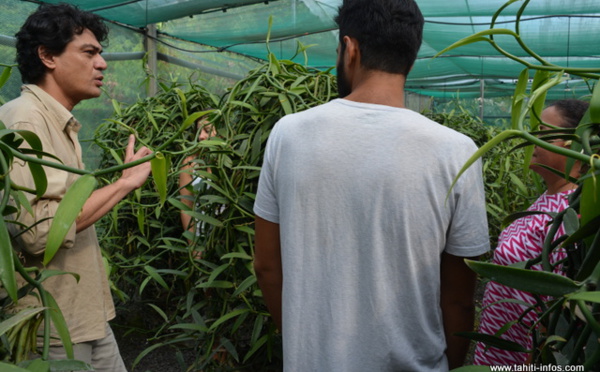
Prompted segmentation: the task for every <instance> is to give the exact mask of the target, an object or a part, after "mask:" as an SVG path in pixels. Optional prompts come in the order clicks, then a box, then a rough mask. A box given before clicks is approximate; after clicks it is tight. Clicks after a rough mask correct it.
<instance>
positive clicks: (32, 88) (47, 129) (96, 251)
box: [0, 85, 115, 343]
mask: <svg viewBox="0 0 600 372" xmlns="http://www.w3.org/2000/svg"><path fill="white" fill-rule="evenodd" d="M0 120H1V121H2V122H3V123H4V124H5V125H6V127H7V128H10V129H20V130H28V131H31V132H34V133H35V134H36V135H37V136H38V137H39V138H40V140H41V142H42V146H43V151H45V152H47V153H50V154H52V155H54V156H56V157H57V158H59V159H61V161H62V162H63V163H64V164H65V165H67V166H69V167H73V168H79V169H83V168H84V165H83V162H82V157H81V146H80V145H79V141H78V139H77V132H78V131H79V128H80V124H79V123H78V122H77V120H75V118H74V117H73V115H72V114H71V112H70V111H69V110H67V109H66V108H65V107H64V106H62V105H61V104H60V103H59V102H57V101H56V100H55V99H54V98H52V97H51V96H50V95H49V94H47V93H46V92H45V91H43V90H42V89H41V88H39V87H38V86H36V85H24V86H23V88H22V91H21V96H20V97H19V98H16V99H14V100H12V101H10V102H7V103H6V104H5V105H3V106H2V107H0ZM25 146H28V145H27V143H26V142H24V144H23V145H22V147H25ZM46 159H48V160H51V161H56V160H54V159H52V158H46ZM44 170H45V172H46V177H47V179H48V189H47V190H46V192H45V193H44V195H43V196H42V197H41V198H37V197H36V196H35V195H33V194H29V193H25V195H26V196H27V198H28V199H29V202H30V203H31V205H32V207H33V211H34V215H33V216H32V215H31V214H29V213H28V212H27V211H26V210H25V209H24V208H23V209H22V210H21V213H20V215H19V218H18V221H19V222H21V223H23V224H24V225H25V226H31V225H33V224H34V223H36V222H38V221H42V222H39V223H38V224H36V225H35V226H34V227H33V228H32V229H31V230H29V231H27V232H25V233H23V234H22V235H21V236H19V237H18V238H17V239H16V247H15V248H16V249H18V250H20V251H21V252H22V253H23V256H24V259H25V265H26V266H37V267H39V268H42V267H43V264H42V259H43V253H44V249H45V247H46V239H47V236H48V230H49V228H50V225H51V223H52V219H51V217H53V216H54V214H55V213H56V209H57V208H58V204H59V202H60V201H61V200H62V198H63V197H64V195H65V192H66V191H67V189H68V188H69V187H70V186H71V185H72V184H73V182H74V181H75V180H76V179H77V178H78V177H79V176H78V175H76V174H73V173H69V172H65V171H62V170H57V169H54V168H51V167H44ZM10 177H11V180H12V181H13V182H14V183H15V184H17V185H21V186H24V187H27V188H30V189H34V188H35V186H34V183H33V178H32V176H31V172H30V171H29V167H28V166H27V164H26V163H25V162H23V161H21V160H19V159H16V160H15V161H14V162H13V168H12V170H11V172H10ZM48 217H50V219H47V220H44V219H46V218H48ZM14 229H18V228H17V227H15V226H13V230H14ZM47 269H51V270H61V271H64V272H70V273H77V274H78V275H79V276H80V280H79V282H77V281H76V279H75V277H74V276H73V275H68V274H67V275H58V276H53V277H50V278H48V279H46V280H45V281H44V282H43V285H44V288H46V289H47V290H48V291H49V292H50V293H51V294H52V296H53V297H54V298H55V299H56V302H57V303H58V306H59V307H60V309H61V310H62V312H63V315H64V317H65V319H66V321H67V325H68V327H69V331H70V333H71V339H72V341H73V342H74V343H79V342H85V341H92V340H97V339H100V338H103V337H105V336H106V322H107V321H109V320H110V319H112V318H114V317H115V309H114V305H113V301H112V297H111V293H110V288H109V285H108V278H107V274H106V271H105V269H104V264H103V260H102V255H101V252H100V246H99V244H98V240H97V237H96V231H95V229H94V227H93V226H91V227H89V228H87V229H85V230H83V231H81V232H79V233H77V234H76V232H75V226H73V227H72V228H71V230H70V231H69V233H68V234H67V237H66V238H65V241H64V242H63V244H62V246H61V247H60V249H59V250H58V252H57V254H56V255H55V256H54V258H53V259H52V261H51V262H50V263H49V264H48V266H47ZM19 279H20V282H19V285H22V284H23V283H24V281H23V280H22V278H19ZM38 304H39V302H38V300H37V298H36V297H34V296H31V295H30V296H26V297H24V298H22V299H20V300H19V306H18V307H19V308H21V307H26V306H32V305H38ZM53 342H54V343H60V341H53Z"/></svg>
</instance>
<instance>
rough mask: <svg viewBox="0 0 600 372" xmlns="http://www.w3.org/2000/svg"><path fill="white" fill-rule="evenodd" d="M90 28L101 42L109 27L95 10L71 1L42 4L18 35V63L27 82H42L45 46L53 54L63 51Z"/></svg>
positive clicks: (105, 36)
mask: <svg viewBox="0 0 600 372" xmlns="http://www.w3.org/2000/svg"><path fill="white" fill-rule="evenodd" d="M85 29H89V30H90V31H91V32H92V33H93V34H94V36H96V39H98V42H100V43H101V42H103V41H104V40H106V38H107V36H108V27H106V25H105V24H104V22H102V19H101V18H100V17H99V16H98V15H96V14H93V13H90V12H85V11H82V10H80V9H78V8H77V7H74V6H72V5H69V4H65V3H61V4H53V5H51V4H42V5H41V6H40V7H39V8H38V9H37V10H36V11H35V12H34V13H32V14H31V15H30V16H29V17H28V18H27V20H26V21H25V23H24V24H23V26H21V29H20V30H19V32H17V34H16V35H15V36H16V38H17V64H18V66H19V71H20V72H21V78H22V80H23V82H24V83H32V84H37V83H39V82H40V81H41V80H42V78H43V77H44V75H45V73H46V67H45V66H44V64H43V63H42V61H41V60H40V58H39V56H38V49H39V47H40V46H44V47H45V48H46V50H47V51H48V52H50V53H51V54H52V55H60V54H61V53H62V52H63V51H64V50H65V48H66V46H67V44H68V43H69V42H70V41H71V40H73V37H74V36H75V35H81V33H82V32H83V31H84V30H85Z"/></svg>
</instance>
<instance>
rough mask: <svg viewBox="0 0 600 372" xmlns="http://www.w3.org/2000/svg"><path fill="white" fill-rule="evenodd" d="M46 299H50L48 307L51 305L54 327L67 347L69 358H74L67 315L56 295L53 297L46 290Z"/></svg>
mask: <svg viewBox="0 0 600 372" xmlns="http://www.w3.org/2000/svg"><path fill="white" fill-rule="evenodd" d="M46 299H47V300H48V307H50V318H51V319H52V323H54V328H55V329H56V332H57V333H58V336H59V337H60V340H61V342H62V345H63V347H64V348H65V352H66V354H67V358H69V359H73V358H74V357H73V343H72V342H71V335H70V334H69V327H68V326H67V322H66V321H65V317H64V316H63V314H62V311H61V310H60V308H59V307H58V304H57V303H56V300H55V299H54V297H52V295H51V294H50V293H48V292H46Z"/></svg>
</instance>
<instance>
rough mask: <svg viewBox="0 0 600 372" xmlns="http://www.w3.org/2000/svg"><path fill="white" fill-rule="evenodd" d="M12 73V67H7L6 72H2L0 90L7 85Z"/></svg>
mask: <svg viewBox="0 0 600 372" xmlns="http://www.w3.org/2000/svg"><path fill="white" fill-rule="evenodd" d="M11 73H12V67H11V66H6V67H4V70H2V75H0V88H1V87H3V86H4V84H6V82H7V81H8V78H10V74H11Z"/></svg>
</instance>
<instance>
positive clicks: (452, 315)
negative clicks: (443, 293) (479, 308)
mask: <svg viewBox="0 0 600 372" xmlns="http://www.w3.org/2000/svg"><path fill="white" fill-rule="evenodd" d="M449 301H450V300H449ZM442 307H443V308H444V334H445V336H446V345H447V348H446V357H447V358H448V364H449V366H450V369H453V368H458V367H460V366H462V365H463V364H464V361H465V357H466V355H467V352H468V351H469V340H468V339H467V338H465V337H460V336H455V334H456V333H457V332H471V331H472V330H473V322H474V314H475V311H474V307H473V306H461V305H460V304H456V303H454V304H452V303H450V304H446V305H444V304H442Z"/></svg>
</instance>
